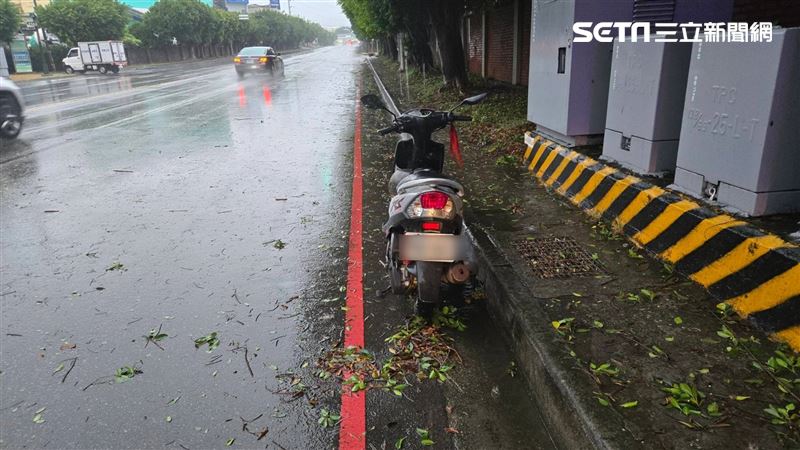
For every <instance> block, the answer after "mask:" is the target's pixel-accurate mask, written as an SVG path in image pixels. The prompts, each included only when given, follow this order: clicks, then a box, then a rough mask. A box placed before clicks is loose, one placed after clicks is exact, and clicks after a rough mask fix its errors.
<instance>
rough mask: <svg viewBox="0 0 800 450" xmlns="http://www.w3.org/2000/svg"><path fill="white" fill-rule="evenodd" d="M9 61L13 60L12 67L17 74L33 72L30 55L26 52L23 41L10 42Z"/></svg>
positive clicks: (26, 47)
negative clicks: (15, 69)
mask: <svg viewBox="0 0 800 450" xmlns="http://www.w3.org/2000/svg"><path fill="white" fill-rule="evenodd" d="M11 59H13V60H14V67H16V68H17V73H31V72H33V67H32V66H31V54H30V53H29V52H28V46H27V45H25V40H24V39H14V40H13V41H11Z"/></svg>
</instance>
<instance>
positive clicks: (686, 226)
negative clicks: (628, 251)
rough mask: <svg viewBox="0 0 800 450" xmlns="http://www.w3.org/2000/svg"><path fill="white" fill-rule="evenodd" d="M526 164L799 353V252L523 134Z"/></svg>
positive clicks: (745, 225) (732, 220)
mask: <svg viewBox="0 0 800 450" xmlns="http://www.w3.org/2000/svg"><path fill="white" fill-rule="evenodd" d="M525 144H527V146H528V148H527V150H526V151H525V156H524V163H525V165H526V166H527V168H528V171H529V172H531V173H532V174H534V175H535V176H536V178H537V179H538V180H539V181H540V182H541V183H542V184H544V185H545V186H547V187H548V188H552V189H553V190H555V192H557V193H559V194H561V195H563V196H564V197H566V198H568V199H569V200H570V201H571V202H572V203H574V204H575V205H577V206H578V207H580V208H581V209H583V210H584V211H585V212H586V213H588V214H590V215H592V216H593V217H596V218H603V219H604V220H607V221H609V222H611V223H612V225H613V226H614V229H615V230H616V231H618V232H621V233H623V234H625V235H626V236H627V237H629V238H630V239H631V240H633V241H634V242H635V243H636V244H637V245H639V246H641V247H643V248H645V249H646V250H648V251H649V252H651V253H652V254H654V255H656V256H657V257H658V258H660V259H662V260H664V261H666V262H668V263H670V264H673V265H674V266H675V270H676V271H677V272H679V273H681V274H683V275H685V276H687V277H689V278H690V279H692V280H694V281H695V282H697V283H699V284H700V285H702V286H703V287H705V288H706V289H707V290H708V291H709V292H710V293H711V294H712V295H713V296H714V297H715V298H717V299H719V300H720V301H724V302H726V303H728V304H729V305H731V306H732V307H733V308H734V310H735V311H736V312H738V313H739V315H741V316H742V317H747V318H749V319H750V320H751V321H752V322H753V323H754V324H755V325H756V326H757V327H758V328H760V329H762V330H764V331H766V332H768V333H774V337H776V338H777V339H779V340H782V341H785V342H787V343H789V345H791V346H792V348H794V349H795V350H796V351H800V248H799V247H798V246H797V245H795V244H792V243H789V242H786V241H784V240H783V239H781V238H779V237H778V236H775V235H772V234H767V233H764V232H763V231H761V230H758V229H756V228H755V227H752V226H750V225H749V224H748V223H746V222H743V221H741V220H739V219H737V218H735V217H731V216H728V215H725V214H719V213H717V212H714V211H712V210H711V209H709V208H705V207H702V206H701V205H699V204H698V203H696V202H694V201H691V200H687V199H686V198H684V197H680V196H678V195H676V194H674V193H672V192H670V191H668V190H665V189H662V188H660V187H658V186H654V185H652V184H650V183H647V182H644V181H642V180H641V179H639V178H637V177H635V176H632V175H630V174H627V173H625V172H623V171H621V170H618V169H615V168H613V167H610V166H607V165H605V164H603V163H601V162H598V161H596V160H594V159H592V158H589V157H587V156H585V155H582V154H580V153H577V152H575V151H572V150H568V149H566V148H564V147H561V146H559V145H556V144H554V143H553V142H551V141H549V140H547V139H546V138H544V137H542V136H540V135H538V134H531V133H525Z"/></svg>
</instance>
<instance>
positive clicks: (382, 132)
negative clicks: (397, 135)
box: [378, 125, 397, 136]
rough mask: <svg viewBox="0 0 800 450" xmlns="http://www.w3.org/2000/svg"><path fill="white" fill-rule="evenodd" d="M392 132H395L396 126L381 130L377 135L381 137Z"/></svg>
mask: <svg viewBox="0 0 800 450" xmlns="http://www.w3.org/2000/svg"><path fill="white" fill-rule="evenodd" d="M393 131H397V125H392V126H390V127H386V128H381V129H380V130H378V134H380V135H381V136H386V135H387V134H389V133H391V132H393Z"/></svg>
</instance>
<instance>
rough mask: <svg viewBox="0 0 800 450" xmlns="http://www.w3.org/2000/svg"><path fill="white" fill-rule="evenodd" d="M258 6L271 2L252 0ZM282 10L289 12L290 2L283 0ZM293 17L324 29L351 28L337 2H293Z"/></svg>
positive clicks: (329, 0)
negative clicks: (313, 23) (300, 18)
mask: <svg viewBox="0 0 800 450" xmlns="http://www.w3.org/2000/svg"><path fill="white" fill-rule="evenodd" d="M250 3H254V4H258V5H266V4H269V0H250ZM281 9H282V10H283V11H287V12H288V11H289V2H288V0H281ZM292 15H293V16H300V17H302V18H304V19H307V20H310V21H312V22H317V23H319V24H320V25H322V26H324V27H342V26H346V27H349V26H350V21H349V20H347V17H346V16H345V15H344V13H343V12H342V8H340V7H339V4H338V3H336V0H292Z"/></svg>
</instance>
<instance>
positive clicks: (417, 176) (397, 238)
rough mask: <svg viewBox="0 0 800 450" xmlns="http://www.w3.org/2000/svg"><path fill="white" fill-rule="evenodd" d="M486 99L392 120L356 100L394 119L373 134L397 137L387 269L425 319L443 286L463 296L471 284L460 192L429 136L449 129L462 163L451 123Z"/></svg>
mask: <svg viewBox="0 0 800 450" xmlns="http://www.w3.org/2000/svg"><path fill="white" fill-rule="evenodd" d="M485 98H486V94H480V95H476V96H474V97H469V98H466V99H464V100H462V101H461V102H460V103H459V104H458V105H456V106H455V107H453V108H452V109H451V110H450V111H434V110H431V109H413V110H410V111H406V112H404V113H402V114H401V115H399V116H396V115H395V114H394V113H392V111H390V110H389V109H388V108H387V107H386V105H385V104H384V103H383V101H382V100H381V99H380V98H379V97H378V96H376V95H372V94H370V95H365V96H363V97H361V103H362V104H363V105H364V106H365V107H367V108H370V109H383V110H386V111H388V112H389V113H391V114H392V116H394V119H393V121H392V125H391V126H389V127H386V128H383V129H380V130H378V133H379V134H381V135H382V136H383V135H386V134H388V133H400V134H401V138H400V140H399V141H398V142H397V146H396V148H395V155H394V165H395V170H394V174H393V175H392V177H391V180H390V181H389V190H390V192H391V194H392V195H393V197H392V200H391V202H390V203H389V220H388V221H387V222H386V223H385V224H384V225H383V231H384V233H385V234H386V266H387V268H388V270H389V278H390V280H391V291H392V292H393V293H395V294H405V293H409V292H411V291H412V290H413V289H414V287H415V286H416V291H417V300H416V308H415V309H416V312H417V314H419V315H421V316H423V317H428V318H429V317H430V316H431V314H432V313H433V311H434V310H435V308H436V307H437V306H439V304H440V301H441V294H442V292H441V291H442V289H441V288H442V287H444V288H445V289H447V290H449V291H451V292H453V291H455V292H462V291H463V289H461V287H462V286H463V285H464V284H465V283H467V282H468V281H469V280H470V276H471V272H472V270H471V267H470V266H471V265H472V264H471V263H470V261H469V260H468V255H469V243H468V241H467V239H466V236H465V235H464V230H465V226H464V220H463V216H462V208H463V203H462V200H461V198H462V197H463V196H464V187H463V186H462V185H461V184H460V183H458V182H457V181H455V180H453V179H451V178H448V177H447V176H446V175H444V174H443V173H442V168H443V166H444V153H445V150H444V145H443V144H440V143H438V142H435V141H433V140H432V139H431V136H432V135H433V133H434V132H436V131H438V130H440V129H442V128H444V127H445V126H447V125H450V151H451V154H452V155H453V157H454V159H455V160H456V162H457V163H459V164H461V153H460V149H459V143H458V134H457V133H456V129H455V127H454V125H453V122H456V121H471V120H472V118H471V117H469V116H462V115H456V114H453V111H455V110H456V108H458V107H460V106H462V105H475V104H477V103H480V102H481V101H483V100H484V99H485Z"/></svg>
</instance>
